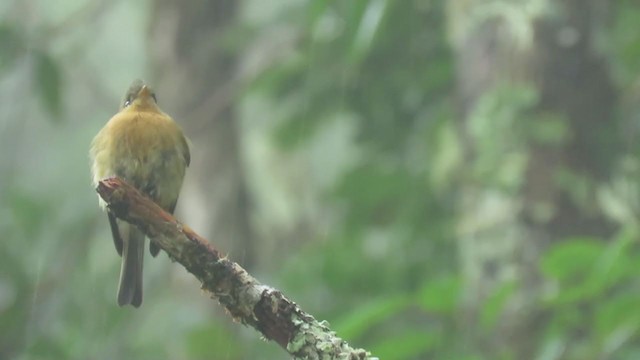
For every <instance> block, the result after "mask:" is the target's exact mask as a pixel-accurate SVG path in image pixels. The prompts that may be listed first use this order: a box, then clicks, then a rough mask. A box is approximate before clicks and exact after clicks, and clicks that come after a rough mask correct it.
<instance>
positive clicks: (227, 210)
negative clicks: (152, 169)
mask: <svg viewBox="0 0 640 360" xmlns="http://www.w3.org/2000/svg"><path fill="white" fill-rule="evenodd" d="M238 8H239V3H238V2H237V1H234V0H208V1H205V0H202V1H192V2H185V3H181V2H175V1H168V0H157V1H156V2H155V4H154V6H153V14H152V22H151V32H150V34H151V41H150V44H151V45H150V47H151V49H150V52H151V58H152V59H153V64H152V68H153V70H154V79H157V80H158V84H157V87H158V94H159V95H160V97H161V98H160V99H159V101H160V102H162V104H163V108H164V109H167V111H168V110H170V109H171V110H173V111H174V113H172V115H174V117H175V118H176V120H177V121H178V122H179V123H181V124H183V125H184V128H185V133H186V134H187V136H188V137H189V138H190V140H191V141H192V146H191V152H192V154H191V155H192V156H191V158H192V164H191V166H190V168H189V169H188V171H187V177H186V180H185V185H184V189H183V193H182V198H181V200H180V202H182V203H185V205H187V206H183V208H184V209H189V213H187V214H185V217H187V218H189V221H190V222H193V225H194V227H195V228H196V229H197V230H198V231H200V232H201V233H203V234H205V236H207V237H208V238H210V239H212V241H215V242H216V244H218V245H219V246H220V248H221V249H224V251H226V252H227V253H228V254H229V256H230V257H232V258H233V259H234V260H236V261H238V262H239V263H241V264H242V265H243V266H245V267H247V268H251V266H252V264H253V263H254V254H253V252H252V249H253V248H254V247H253V246H252V241H253V232H252V230H251V224H250V221H249V212H250V209H249V204H248V200H247V187H246V184H245V178H244V173H243V168H242V163H241V158H242V157H241V146H240V143H239V141H240V140H239V136H240V134H239V132H238V130H239V129H238V126H236V124H237V122H236V114H235V112H234V109H233V106H232V103H231V101H232V99H233V91H234V90H233V89H234V87H235V85H234V74H235V71H236V68H235V63H236V55H235V54H233V53H231V51H229V50H228V49H226V48H225V47H224V45H225V44H224V42H225V38H224V36H225V34H226V31H227V30H228V28H229V27H230V26H232V25H233V24H234V22H235V19H236V15H237V12H238ZM165 104H167V105H165ZM179 208H180V206H179Z"/></svg>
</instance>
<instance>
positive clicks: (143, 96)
mask: <svg viewBox="0 0 640 360" xmlns="http://www.w3.org/2000/svg"><path fill="white" fill-rule="evenodd" d="M150 96H151V91H150V90H149V87H148V86H147V85H142V89H140V91H139V92H138V97H139V98H141V99H148V98H149V97H150Z"/></svg>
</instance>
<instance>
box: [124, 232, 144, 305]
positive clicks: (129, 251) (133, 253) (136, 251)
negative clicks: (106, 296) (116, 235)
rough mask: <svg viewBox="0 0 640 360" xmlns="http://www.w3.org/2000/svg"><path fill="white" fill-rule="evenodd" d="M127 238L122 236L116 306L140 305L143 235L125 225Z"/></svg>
mask: <svg viewBox="0 0 640 360" xmlns="http://www.w3.org/2000/svg"><path fill="white" fill-rule="evenodd" d="M126 227H128V228H129V234H128V236H124V239H123V240H124V241H123V242H124V246H123V248H124V249H123V252H122V267H121V268H120V284H119V285H118V305H120V306H124V305H127V304H131V305H133V306H134V307H139V306H140V304H142V261H143V260H144V233H142V232H141V231H140V230H138V228H137V227H135V226H133V225H129V224H127V225H126Z"/></svg>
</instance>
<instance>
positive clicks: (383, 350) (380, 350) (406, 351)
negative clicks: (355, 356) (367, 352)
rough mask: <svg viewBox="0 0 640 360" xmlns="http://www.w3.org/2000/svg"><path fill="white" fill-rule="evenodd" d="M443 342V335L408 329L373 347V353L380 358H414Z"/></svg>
mask: <svg viewBox="0 0 640 360" xmlns="http://www.w3.org/2000/svg"><path fill="white" fill-rule="evenodd" d="M441 342H442V335H441V334H440V333H439V332H437V331H433V332H426V331H424V330H422V329H407V330H405V331H403V332H401V333H399V334H397V335H395V336H391V337H389V338H388V339H387V340H383V341H380V342H378V343H377V344H376V345H375V346H373V347H372V348H371V354H372V355H373V356H376V357H379V358H380V359H387V360H393V359H414V358H417V357H418V356H419V355H423V354H424V353H425V352H427V351H429V350H431V349H433V348H435V347H436V346H438V345H439V344H440V343H441Z"/></svg>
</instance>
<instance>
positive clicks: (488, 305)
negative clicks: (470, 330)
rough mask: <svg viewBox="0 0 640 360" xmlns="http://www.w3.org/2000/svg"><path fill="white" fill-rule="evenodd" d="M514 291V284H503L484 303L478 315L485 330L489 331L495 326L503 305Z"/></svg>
mask: <svg viewBox="0 0 640 360" xmlns="http://www.w3.org/2000/svg"><path fill="white" fill-rule="evenodd" d="M516 290H517V284H516V283H515V282H507V283H504V284H502V286H501V287H500V288H499V289H497V290H496V291H495V292H494V293H493V294H492V295H491V296H490V297H489V298H488V299H487V300H486V301H485V303H484V306H483V307H482V310H481V313H480V322H481V324H482V326H483V327H484V328H485V329H491V328H493V327H494V326H495V325H496V323H497V322H498V320H499V319H500V315H502V312H503V310H504V306H505V304H506V303H507V301H508V300H509V299H510V297H511V295H512V294H513V293H514V292H515V291H516Z"/></svg>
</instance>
